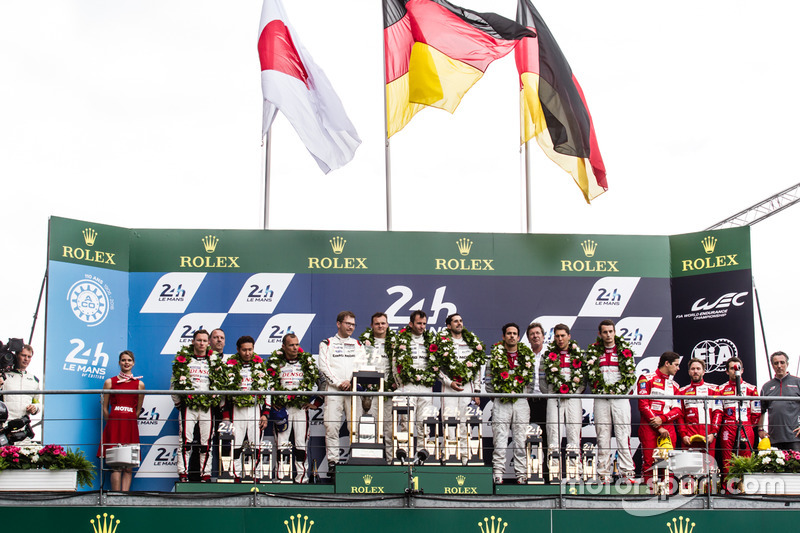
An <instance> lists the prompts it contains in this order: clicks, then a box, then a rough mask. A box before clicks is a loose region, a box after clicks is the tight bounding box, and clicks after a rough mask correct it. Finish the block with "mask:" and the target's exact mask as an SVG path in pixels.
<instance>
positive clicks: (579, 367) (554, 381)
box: [543, 342, 586, 394]
mask: <svg viewBox="0 0 800 533" xmlns="http://www.w3.org/2000/svg"><path fill="white" fill-rule="evenodd" d="M567 353H568V354H569V357H570V365H569V369H570V372H569V378H565V377H564V375H563V373H562V368H561V356H560V354H561V349H560V348H559V347H558V346H556V344H555V343H554V342H553V343H550V344H549V345H548V346H547V350H546V351H545V357H544V358H543V362H544V368H545V378H546V379H547V383H549V384H550V386H551V387H552V388H553V390H554V391H555V392H558V393H560V394H570V393H574V392H577V390H578V389H579V388H581V386H582V385H583V380H584V378H585V377H586V365H584V363H583V358H582V357H581V351H580V348H578V345H577V344H575V343H570V345H569V348H568V349H567Z"/></svg>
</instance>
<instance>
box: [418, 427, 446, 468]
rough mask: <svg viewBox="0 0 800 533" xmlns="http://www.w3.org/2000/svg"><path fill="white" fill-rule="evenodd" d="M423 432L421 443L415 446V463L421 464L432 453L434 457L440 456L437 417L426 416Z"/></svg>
mask: <svg viewBox="0 0 800 533" xmlns="http://www.w3.org/2000/svg"><path fill="white" fill-rule="evenodd" d="M422 427H423V428H424V430H423V431H424V434H423V440H422V443H421V445H419V446H417V458H416V461H415V462H416V464H418V465H421V464H423V463H425V461H427V460H428V458H429V457H430V456H431V455H432V456H433V457H434V458H439V457H441V451H440V449H439V417H438V416H429V417H426V418H425V420H424V422H423V426H422Z"/></svg>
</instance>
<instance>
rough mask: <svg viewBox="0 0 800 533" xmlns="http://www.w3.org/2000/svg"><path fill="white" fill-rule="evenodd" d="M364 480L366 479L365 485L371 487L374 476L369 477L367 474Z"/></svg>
mask: <svg viewBox="0 0 800 533" xmlns="http://www.w3.org/2000/svg"><path fill="white" fill-rule="evenodd" d="M363 479H364V484H365V485H370V484H371V483H372V476H371V475H369V474H367V475H366V476H364V478H363Z"/></svg>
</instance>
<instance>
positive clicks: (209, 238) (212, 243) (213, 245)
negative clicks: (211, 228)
mask: <svg viewBox="0 0 800 533" xmlns="http://www.w3.org/2000/svg"><path fill="white" fill-rule="evenodd" d="M202 241H203V248H205V249H206V253H207V254H213V253H214V250H216V249H217V244H218V243H219V239H217V238H216V237H215V236H213V235H206V236H205V237H203V239H202Z"/></svg>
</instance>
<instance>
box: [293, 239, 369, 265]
mask: <svg viewBox="0 0 800 533" xmlns="http://www.w3.org/2000/svg"><path fill="white" fill-rule="evenodd" d="M328 242H329V243H330V245H331V251H332V252H333V256H332V257H331V256H323V257H309V258H308V268H309V270H367V269H368V268H369V267H367V258H366V257H347V256H343V255H342V254H343V253H344V248H345V246H346V245H347V239H345V238H343V237H340V236H338V235H337V236H335V237H333V238H332V239H330V240H329V241H328Z"/></svg>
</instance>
